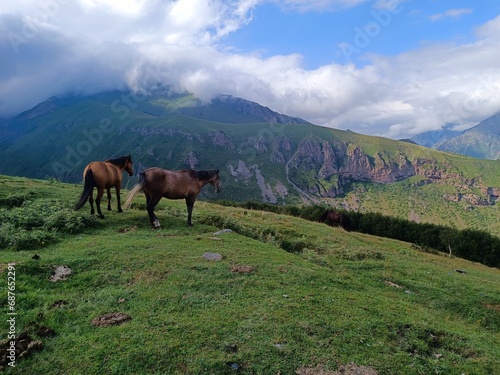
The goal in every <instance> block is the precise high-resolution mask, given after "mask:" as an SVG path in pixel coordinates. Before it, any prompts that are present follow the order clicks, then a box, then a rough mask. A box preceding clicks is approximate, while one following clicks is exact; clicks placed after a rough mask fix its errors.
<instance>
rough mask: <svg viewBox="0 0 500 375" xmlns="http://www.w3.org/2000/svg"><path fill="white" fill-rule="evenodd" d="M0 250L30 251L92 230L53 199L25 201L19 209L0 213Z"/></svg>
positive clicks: (90, 221) (89, 221)
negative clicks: (60, 237) (63, 234)
mask: <svg viewBox="0 0 500 375" xmlns="http://www.w3.org/2000/svg"><path fill="white" fill-rule="evenodd" d="M0 220H1V222H2V225H1V226H0V248H7V247H11V248H13V249H32V248H37V247H40V246H44V245H46V244H48V243H51V242H54V241H56V240H57V239H58V238H59V235H60V234H62V233H69V234H74V233H78V232H81V231H82V230H83V229H84V228H87V227H91V226H94V225H95V224H96V220H95V218H94V217H92V216H88V217H84V216H81V215H79V214H78V213H77V212H75V211H73V210H72V209H70V208H68V207H67V206H66V205H65V204H64V203H63V202H61V201H59V200H57V199H37V200H26V201H24V202H23V203H22V204H21V206H19V207H13V208H11V209H1V210H0Z"/></svg>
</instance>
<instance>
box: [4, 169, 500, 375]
mask: <svg viewBox="0 0 500 375" xmlns="http://www.w3.org/2000/svg"><path fill="white" fill-rule="evenodd" d="M0 182H1V183H2V190H0V198H2V197H3V196H8V195H9V194H10V195H12V194H14V189H15V190H16V191H24V192H26V193H27V194H29V193H30V192H33V194H31V196H34V198H37V197H42V198H52V197H53V195H55V196H57V198H58V199H60V200H62V201H65V202H67V203H68V206H71V205H72V204H73V203H74V201H75V200H76V199H77V197H78V195H79V194H80V192H81V191H80V190H81V187H80V186H74V185H64V184H59V183H49V182H43V181H34V180H27V179H16V178H2V179H1V180H0ZM14 187H15V188H14ZM143 201H144V198H142V197H138V198H136V201H135V202H136V207H140V206H141V205H142V204H143ZM113 203H114V202H112V205H113ZM113 208H115V206H114V205H113ZM88 209H89V207H88V205H86V206H84V207H83V208H82V210H87V211H88ZM105 215H106V218H105V219H104V220H102V221H101V225H100V226H99V227H97V228H91V229H87V230H85V231H84V232H82V233H78V234H75V235H70V234H64V235H62V237H61V240H60V241H59V242H57V243H54V244H50V245H48V246H46V247H43V248H31V249H24V250H21V251H19V250H18V251H14V250H12V249H4V250H2V251H0V263H2V264H7V263H9V262H15V269H16V308H17V312H18V315H17V317H16V318H17V319H16V323H17V331H18V333H20V332H21V331H23V330H25V329H27V330H28V331H30V332H32V335H33V337H34V338H35V339H38V337H37V336H36V334H35V333H33V332H34V328H33V327H36V326H46V327H50V328H52V329H53V330H54V331H55V336H52V337H42V338H40V339H41V340H42V341H43V350H41V351H40V352H36V353H34V354H33V355H31V356H30V357H28V358H26V359H22V360H19V361H18V363H17V367H16V369H14V370H11V369H7V370H6V371H5V372H6V373H29V374H60V373H64V374H80V373H85V374H104V373H105V374H150V373H157V374H232V373H241V374H277V373H281V374H294V373H295V370H296V369H297V368H299V367H301V366H310V367H316V365H318V364H320V365H323V367H324V368H325V369H329V370H336V369H338V368H339V366H340V365H342V364H346V363H350V362H355V363H357V364H358V365H364V366H369V367H372V368H373V369H375V370H376V371H377V372H378V373H379V374H431V373H437V374H462V373H465V374H494V373H498V372H499V371H500V359H499V358H500V333H499V331H500V313H499V309H500V271H499V270H498V269H492V268H488V267H485V266H482V265H480V264H475V263H471V262H467V261H464V260H461V259H456V258H455V259H449V258H447V257H446V256H443V255H432V254H427V253H422V252H418V251H416V250H415V249H413V248H412V247H411V245H410V244H407V243H402V242H398V241H392V240H388V239H383V238H379V237H372V236H367V235H362V234H359V233H347V232H345V231H342V230H340V229H336V228H331V227H328V226H326V225H323V224H319V223H314V222H309V221H305V220H301V219H299V218H295V217H290V216H285V215H276V214H272V213H268V212H261V211H253V210H244V209H238V208H232V207H223V206H219V205H213V204H210V203H207V202H197V203H196V205H195V209H194V216H193V222H194V224H195V226H194V227H193V228H189V227H187V225H186V212H185V207H184V204H183V202H182V201H167V200H165V201H162V202H161V203H160V205H159V206H158V210H157V215H158V217H159V219H160V221H161V223H162V229H161V230H158V231H154V230H151V229H150V228H149V223H148V219H147V215H146V212H145V211H143V210H141V209H140V208H136V209H129V210H125V212H124V213H122V214H118V213H117V212H116V211H114V212H111V213H107V214H106V213H105ZM223 228H231V229H233V232H232V233H227V234H222V235H214V234H213V233H214V232H215V231H217V230H220V229H223ZM205 252H217V253H219V254H221V255H222V256H223V259H222V261H220V262H213V261H207V260H204V259H202V255H203V254H204V253H205ZM34 254H38V255H39V256H40V259H39V260H34V259H32V257H33V255H34ZM58 265H66V266H69V267H70V268H71V269H72V270H73V274H72V275H71V276H70V277H69V278H68V279H67V280H66V281H60V282H57V283H52V282H50V281H49V279H48V278H49V276H50V275H51V272H52V270H53V268H54V267H55V266H58ZM235 265H249V266H252V267H254V268H255V269H254V271H253V272H251V273H248V274H243V273H242V274H238V273H233V272H231V268H232V267H233V266H235ZM455 269H461V270H464V271H465V272H466V273H458V272H456V271H455ZM2 278H3V279H4V287H2V289H1V290H2V296H3V297H2V298H3V300H4V301H6V294H7V289H6V285H7V279H6V272H5V271H4V272H3V273H2ZM389 282H390V283H393V284H391V285H394V284H396V285H398V286H400V288H398V287H395V286H391V285H389ZM59 300H64V301H66V302H67V304H63V305H60V306H59V305H58V306H55V302H56V301H59ZM2 306H4V309H3V311H4V316H7V315H6V312H7V310H6V306H5V303H4V304H2ZM110 312H124V313H126V314H128V315H130V316H131V317H132V320H130V321H129V322H126V323H124V324H122V325H119V326H112V327H94V326H93V325H92V324H91V321H92V319H94V318H95V317H97V316H100V315H102V314H105V313H110ZM5 320H6V319H4V323H3V325H2V327H3V328H1V329H0V337H1V338H4V337H5V335H6V332H7V330H8V327H7V323H6V322H5ZM30 322H32V323H30ZM30 324H31V325H30ZM30 327H31V328H30ZM231 365H233V366H236V365H237V366H238V367H239V370H238V371H236V370H234V369H232V368H231Z"/></svg>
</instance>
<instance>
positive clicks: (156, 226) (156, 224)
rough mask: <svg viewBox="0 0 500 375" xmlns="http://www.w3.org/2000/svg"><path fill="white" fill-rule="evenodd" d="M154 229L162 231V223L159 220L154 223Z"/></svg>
mask: <svg viewBox="0 0 500 375" xmlns="http://www.w3.org/2000/svg"><path fill="white" fill-rule="evenodd" d="M152 227H153V229H160V222H159V221H158V220H155V221H153V225H152Z"/></svg>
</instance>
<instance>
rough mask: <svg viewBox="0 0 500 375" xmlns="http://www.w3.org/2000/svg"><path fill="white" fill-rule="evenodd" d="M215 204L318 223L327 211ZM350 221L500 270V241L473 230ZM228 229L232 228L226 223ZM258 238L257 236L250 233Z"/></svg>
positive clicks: (352, 217) (368, 217)
mask: <svg viewBox="0 0 500 375" xmlns="http://www.w3.org/2000/svg"><path fill="white" fill-rule="evenodd" d="M218 204H221V205H224V206H230V207H241V208H248V209H256V210H262V211H267V212H274V213H278V214H284V215H293V216H297V217H301V218H303V219H306V220H310V221H318V219H319V218H320V217H321V215H322V214H323V213H324V212H325V211H326V210H330V209H331V207H328V206H325V205H310V206H291V205H288V206H277V205H271V204H266V203H260V202H227V201H220V202H218ZM341 212H343V213H345V214H346V215H347V216H348V218H349V221H350V225H349V228H347V229H348V230H354V231H357V232H361V233H366V234H371V235H374V236H379V237H386V238H392V239H396V240H400V241H404V242H409V243H412V244H414V245H416V246H417V247H418V248H419V249H421V250H424V251H427V252H434V253H438V252H445V253H448V254H449V255H450V254H451V255H453V256H459V257H461V258H464V259H468V260H471V261H474V262H480V263H483V264H485V265H487V266H490V267H497V268H499V267H500V238H499V237H497V236H493V235H491V234H490V233H488V232H486V231H480V230H474V229H462V230H460V229H456V228H454V227H446V226H443V225H436V224H430V223H424V224H421V223H416V222H413V221H409V220H404V219H399V218H395V217H391V216H386V215H382V214H380V213H374V212H368V213H361V212H354V211H345V210H342V211H341ZM226 225H227V226H228V227H232V225H233V224H231V223H226ZM250 233H254V234H258V233H259V232H253V231H250Z"/></svg>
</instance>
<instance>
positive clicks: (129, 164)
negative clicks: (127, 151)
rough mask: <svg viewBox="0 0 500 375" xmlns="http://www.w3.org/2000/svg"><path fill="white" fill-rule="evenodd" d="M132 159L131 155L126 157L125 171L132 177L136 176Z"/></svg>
mask: <svg viewBox="0 0 500 375" xmlns="http://www.w3.org/2000/svg"><path fill="white" fill-rule="evenodd" d="M132 164H133V163H132V157H131V156H130V155H129V156H127V157H125V168H123V169H125V170H126V171H127V173H128V175H129V176H132V175H133V174H134V171H133V169H132Z"/></svg>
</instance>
